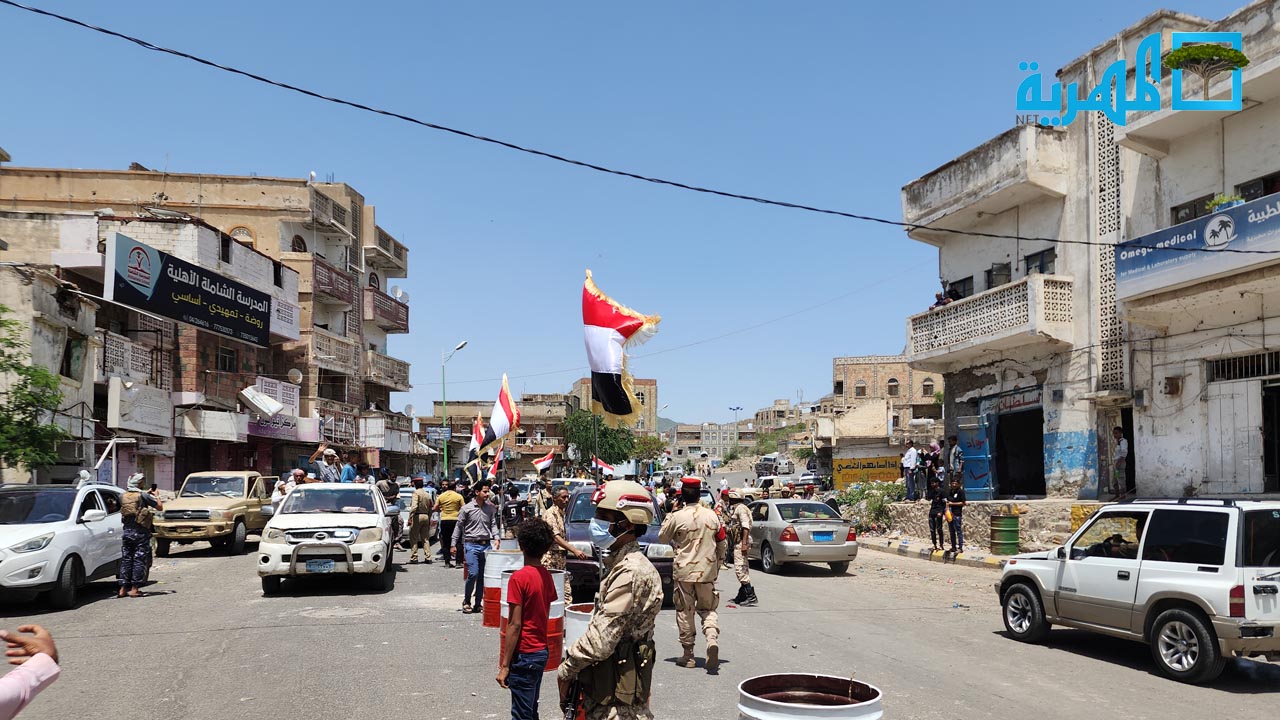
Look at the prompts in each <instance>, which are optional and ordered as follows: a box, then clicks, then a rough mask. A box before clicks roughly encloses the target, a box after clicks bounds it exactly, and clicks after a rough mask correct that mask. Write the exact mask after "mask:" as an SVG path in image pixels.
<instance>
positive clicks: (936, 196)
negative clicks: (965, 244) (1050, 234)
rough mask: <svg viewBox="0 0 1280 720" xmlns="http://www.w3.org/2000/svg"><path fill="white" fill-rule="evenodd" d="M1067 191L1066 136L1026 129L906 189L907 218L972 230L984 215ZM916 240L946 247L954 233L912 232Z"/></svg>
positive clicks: (1010, 132)
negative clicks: (970, 228)
mask: <svg viewBox="0 0 1280 720" xmlns="http://www.w3.org/2000/svg"><path fill="white" fill-rule="evenodd" d="M1066 193H1067V149H1066V134H1065V133H1064V132H1063V131H1062V130H1059V129H1056V128H1046V127H1043V126H1038V125H1020V126H1018V127H1015V128H1013V129H1011V130H1008V131H1006V132H1004V133H1003V134H1001V135H998V136H996V137H995V138H993V139H991V140H988V141H987V142H985V143H983V144H982V145H979V146H978V147H976V148H974V149H973V150H970V151H969V152H967V153H965V154H964V155H961V156H960V157H958V158H956V159H954V160H952V161H951V162H949V163H947V164H946V165H943V166H942V167H940V168H938V169H937V170H934V171H933V172H931V173H929V174H928V175H925V176H923V177H921V178H920V179H918V180H914V181H912V182H911V183H909V184H908V185H907V186H905V187H903V188H902V219H903V221H904V222H908V223H912V224H915V225H933V224H935V223H936V224H938V225H939V226H940V227H947V228H951V229H963V228H966V227H971V226H972V225H973V224H974V223H976V222H977V221H978V219H979V218H980V217H983V216H984V215H994V214H997V213H1002V212H1004V211H1005V210H1009V209H1010V208H1014V207H1017V206H1018V205H1021V204H1023V203H1026V202H1030V201H1032V200H1037V199H1040V198H1044V197H1053V198H1061V197H1063V196H1065V195H1066ZM910 234H911V237H912V238H915V239H917V240H921V241H923V242H927V243H929V244H931V245H937V246H941V245H942V243H943V242H944V241H945V240H946V239H947V238H948V237H954V236H955V235H954V233H943V232H938V231H936V230H929V229H927V228H918V229H912V230H910Z"/></svg>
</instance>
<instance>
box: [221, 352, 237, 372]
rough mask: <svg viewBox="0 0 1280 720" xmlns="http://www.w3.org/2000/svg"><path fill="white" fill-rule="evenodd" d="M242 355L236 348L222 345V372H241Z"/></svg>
mask: <svg viewBox="0 0 1280 720" xmlns="http://www.w3.org/2000/svg"><path fill="white" fill-rule="evenodd" d="M239 369H240V357H239V353H238V352H236V350H235V348H229V347H220V348H218V370H219V371H220V372H227V373H233V372H239Z"/></svg>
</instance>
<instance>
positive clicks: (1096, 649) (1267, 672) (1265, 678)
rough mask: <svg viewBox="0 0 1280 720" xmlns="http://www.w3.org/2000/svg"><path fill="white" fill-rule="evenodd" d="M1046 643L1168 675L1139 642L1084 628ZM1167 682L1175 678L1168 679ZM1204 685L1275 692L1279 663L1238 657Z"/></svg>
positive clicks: (1226, 689) (1053, 647) (1054, 634)
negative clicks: (1092, 631) (1158, 667)
mask: <svg viewBox="0 0 1280 720" xmlns="http://www.w3.org/2000/svg"><path fill="white" fill-rule="evenodd" d="M993 634H995V635H1001V636H1003V637H1006V638H1009V641H1010V642H1016V641H1015V640H1013V638H1012V637H1010V635H1009V633H1008V632H1007V631H1004V630H999V631H996V632H995V633H993ZM1044 647H1046V648H1048V649H1050V650H1054V651H1061V652H1068V653H1072V654H1074V655H1080V656H1083V657H1087V658H1091V659H1094V660H1098V661H1101V662H1106V663H1112V664H1115V665H1123V666H1124V667H1127V668H1132V669H1134V670H1138V671H1140V672H1145V673H1147V674H1149V675H1155V676H1156V677H1159V678H1162V679H1165V677H1164V676H1163V675H1161V674H1160V672H1159V671H1158V670H1157V669H1156V666H1155V661H1153V660H1152V659H1151V650H1150V648H1149V647H1148V646H1147V645H1145V644H1143V643H1139V642H1133V641H1131V640H1121V639H1120V638H1113V637H1108V636H1106V635H1098V634H1097V633H1091V632H1088V631H1085V630H1072V629H1055V630H1054V631H1053V632H1051V633H1049V639H1048V640H1046V641H1045V642H1044ZM1168 682H1176V681H1175V680H1168ZM1204 687H1206V688H1208V689H1210V690H1218V691H1221V692H1229V693H1236V694H1258V693H1276V692H1278V691H1280V665H1274V664H1271V663H1267V662H1256V661H1254V660H1245V659H1241V658H1235V659H1232V660H1228V661H1227V669H1226V670H1224V671H1223V673H1222V676H1221V677H1219V678H1218V679H1217V680H1216V681H1214V682H1213V683H1211V684H1209V685H1205V686H1204Z"/></svg>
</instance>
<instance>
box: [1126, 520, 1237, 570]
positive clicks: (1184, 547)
mask: <svg viewBox="0 0 1280 720" xmlns="http://www.w3.org/2000/svg"><path fill="white" fill-rule="evenodd" d="M1229 522H1230V516H1228V515H1227V513H1224V512H1209V511H1205V510H1156V511H1155V512H1154V513H1152V517H1151V522H1150V524H1149V525H1148V527H1147V539H1146V544H1145V545H1143V546H1142V559H1143V560H1155V561H1160V562H1175V563H1187V564H1189V565H1221V564H1222V562H1223V560H1224V559H1225V558H1226V554H1227V525H1228V523H1229Z"/></svg>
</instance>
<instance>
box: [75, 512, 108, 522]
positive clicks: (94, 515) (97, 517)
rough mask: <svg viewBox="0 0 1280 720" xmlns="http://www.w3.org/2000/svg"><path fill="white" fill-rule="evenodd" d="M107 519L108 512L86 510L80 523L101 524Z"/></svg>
mask: <svg viewBox="0 0 1280 720" xmlns="http://www.w3.org/2000/svg"><path fill="white" fill-rule="evenodd" d="M106 519H107V511H106V510H85V511H84V514H82V515H81V516H80V522H87V523H91V522H99V521H102V520H106Z"/></svg>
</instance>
